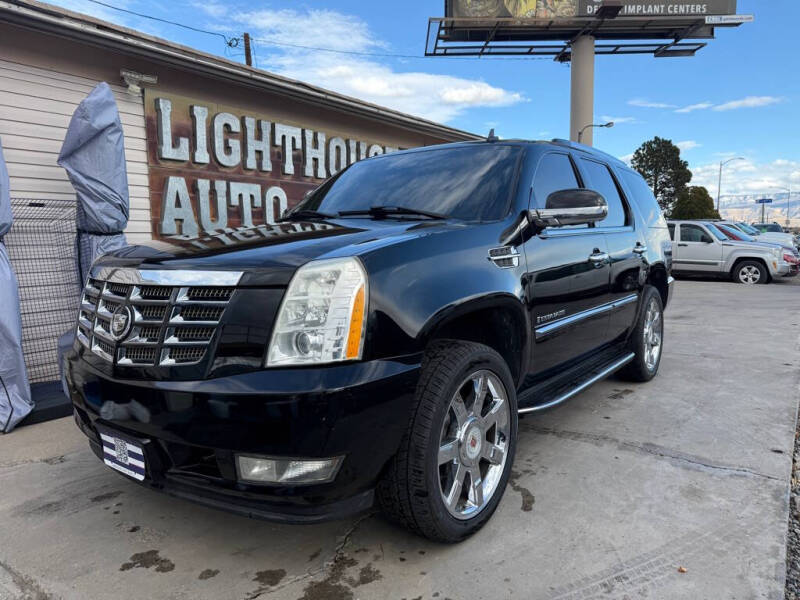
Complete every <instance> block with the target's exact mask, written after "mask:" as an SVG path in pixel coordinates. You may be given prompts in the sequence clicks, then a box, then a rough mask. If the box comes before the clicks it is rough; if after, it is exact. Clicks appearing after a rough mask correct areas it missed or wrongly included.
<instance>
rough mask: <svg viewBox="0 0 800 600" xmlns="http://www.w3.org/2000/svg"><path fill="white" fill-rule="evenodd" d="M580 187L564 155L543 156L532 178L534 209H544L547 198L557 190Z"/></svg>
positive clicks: (573, 170) (569, 162) (568, 160)
mask: <svg viewBox="0 0 800 600" xmlns="http://www.w3.org/2000/svg"><path fill="white" fill-rule="evenodd" d="M577 187H580V186H579V185H578V178H577V177H576V176H575V169H573V168H572V162H571V161H570V159H569V156H567V155H566V154H555V153H549V154H545V155H544V156H543V157H542V159H541V160H540V161H539V167H538V168H537V169H536V175H534V178H533V196H534V203H535V208H544V206H545V202H546V201H547V197H548V196H549V195H550V194H552V193H553V192H557V191H558V190H568V189H574V188H577Z"/></svg>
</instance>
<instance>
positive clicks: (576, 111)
mask: <svg viewBox="0 0 800 600" xmlns="http://www.w3.org/2000/svg"><path fill="white" fill-rule="evenodd" d="M571 55H572V57H571V62H572V65H571V66H570V69H571V73H570V86H571V90H570V105H571V106H570V117H569V139H570V140H572V141H573V142H578V141H580V142H582V143H584V144H586V145H587V146H591V145H592V141H593V137H594V135H593V131H592V128H591V127H589V128H588V129H587V130H586V132H584V134H583V136H582V139H580V138H581V136H580V131H581V129H583V128H584V127H585V126H586V125H589V124H590V123H594V37H592V36H591V35H582V36H580V37H578V38H577V39H576V40H575V41H574V42H573V43H572V52H571Z"/></svg>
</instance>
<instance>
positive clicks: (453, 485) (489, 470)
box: [438, 370, 511, 519]
mask: <svg viewBox="0 0 800 600" xmlns="http://www.w3.org/2000/svg"><path fill="white" fill-rule="evenodd" d="M510 435H511V419H510V418H509V410H508V393H507V392H506V389H505V386H504V385H503V383H502V381H501V380H500V378H499V377H498V376H497V375H495V374H494V373H492V372H491V371H486V370H481V371H476V372H475V373H473V374H472V375H470V376H469V377H467V378H466V379H465V380H464V381H463V382H462V383H461V384H460V385H459V386H458V388H457V390H456V393H455V394H454V395H453V398H452V399H451V400H450V405H449V407H448V409H447V414H446V415H445V418H444V423H443V424H442V431H441V434H440V436H439V459H438V460H439V463H438V464H439V491H440V492H441V494H442V501H443V502H444V505H445V507H446V508H447V510H448V512H449V513H450V514H451V515H453V516H454V517H455V518H457V519H469V518H472V517H474V516H475V515H477V514H478V513H479V512H480V511H481V510H483V509H484V508H485V507H486V505H487V504H488V503H489V501H490V500H491V499H492V496H493V495H494V494H495V492H496V491H497V488H498V483H499V482H500V479H501V477H502V475H503V469H504V468H505V464H506V456H507V454H508V444H509V437H510Z"/></svg>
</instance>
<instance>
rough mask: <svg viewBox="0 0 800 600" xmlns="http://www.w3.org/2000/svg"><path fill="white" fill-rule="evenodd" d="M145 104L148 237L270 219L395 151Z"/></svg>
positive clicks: (279, 123)
mask: <svg viewBox="0 0 800 600" xmlns="http://www.w3.org/2000/svg"><path fill="white" fill-rule="evenodd" d="M145 103H146V104H145V118H146V129H147V155H148V165H149V173H150V176H149V182H150V199H151V200H150V205H151V218H152V221H153V233H154V237H156V238H165V237H172V236H175V235H179V236H188V237H196V236H198V235H202V234H204V233H211V232H218V231H220V230H222V231H225V230H228V231H231V230H235V229H238V228H249V227H253V226H258V225H263V224H265V223H272V222H274V221H275V219H276V218H278V217H280V215H281V213H282V212H283V211H284V210H285V209H286V208H288V207H292V206H294V205H295V204H297V203H298V202H299V201H300V200H301V199H302V198H303V196H304V195H305V194H306V193H307V192H308V191H309V190H312V189H314V188H315V187H317V186H318V185H319V184H320V183H321V182H322V181H323V180H324V179H326V178H327V177H330V176H331V175H335V174H336V173H338V172H339V171H340V170H342V169H343V168H345V167H346V166H347V165H350V164H352V163H353V162H356V161H358V160H361V159H363V158H367V157H369V156H375V155H377V154H384V153H386V152H393V151H396V150H397V148H393V147H391V146H386V145H382V144H380V143H378V142H375V141H371V140H362V139H354V138H352V137H348V136H347V135H346V134H341V133H338V132H335V131H322V130H320V129H319V128H317V129H311V128H308V127H303V126H302V125H301V124H295V123H290V122H288V121H286V120H285V119H280V120H276V119H272V118H271V117H270V116H269V115H264V114H254V113H251V112H248V113H245V112H243V111H238V110H235V109H231V108H227V107H225V108H221V107H218V106H217V105H215V104H214V103H211V102H202V101H197V100H193V99H189V98H185V97H181V96H175V95H168V94H163V93H159V92H152V91H151V90H147V91H146V93H145Z"/></svg>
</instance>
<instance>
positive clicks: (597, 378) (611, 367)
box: [517, 352, 636, 414]
mask: <svg viewBox="0 0 800 600" xmlns="http://www.w3.org/2000/svg"><path fill="white" fill-rule="evenodd" d="M635 356H636V355H635V354H634V353H633V352H631V353H630V354H628V355H626V356H624V357H622V358H621V359H619V360H618V361H617V362H615V363H613V364H611V365H609V366H608V367H606V368H605V369H603V370H602V371H600V372H599V373H598V374H597V375H595V376H594V377H592V378H591V379H587V380H586V381H584V382H583V383H582V384H580V385H579V386H577V387H575V388H573V389H571V390H570V391H568V392H567V393H565V394H562V395H561V396H559V397H558V398H555V399H553V400H551V401H550V402H546V403H544V404H540V405H538V406H531V407H528V408H520V409H519V410H518V411H517V412H518V413H520V414H524V413H531V412H536V411H539V410H544V409H546V408H552V407H553V406H556V405H557V404H561V403H562V402H564V401H566V400H569V399H570V398H572V397H573V396H575V395H576V394H579V393H581V392H582V391H583V390H585V389H586V388H588V387H589V386H590V385H592V384H594V383H597V382H598V381H600V380H601V379H604V378H606V377H608V376H609V375H611V374H612V373H613V372H614V371H617V370H618V369H621V368H622V367H624V366H625V365H627V364H628V363H629V362H631V361H632V360H633V358H634V357H635Z"/></svg>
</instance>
